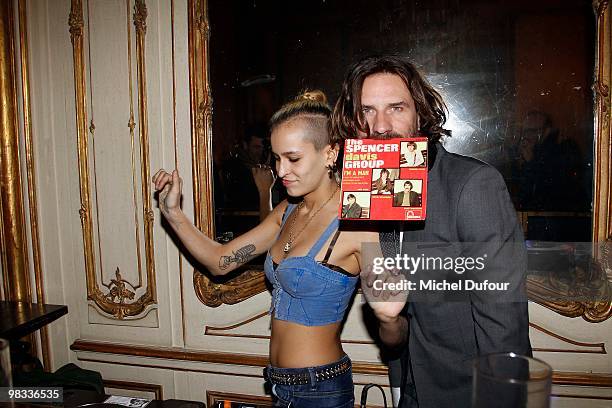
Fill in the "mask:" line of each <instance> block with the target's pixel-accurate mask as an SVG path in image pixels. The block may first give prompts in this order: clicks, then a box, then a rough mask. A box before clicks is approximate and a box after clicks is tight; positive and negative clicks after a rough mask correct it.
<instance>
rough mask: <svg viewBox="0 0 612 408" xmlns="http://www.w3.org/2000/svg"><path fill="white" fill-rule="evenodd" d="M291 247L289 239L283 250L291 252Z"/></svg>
mask: <svg viewBox="0 0 612 408" xmlns="http://www.w3.org/2000/svg"><path fill="white" fill-rule="evenodd" d="M290 249H291V243H290V242H289V241H287V243H286V244H285V246H284V247H283V252H284V253H287V252H289V250H290Z"/></svg>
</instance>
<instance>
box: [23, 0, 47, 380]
mask: <svg viewBox="0 0 612 408" xmlns="http://www.w3.org/2000/svg"><path fill="white" fill-rule="evenodd" d="M17 6H18V13H19V48H20V53H19V54H20V56H21V61H20V62H21V97H22V112H23V130H24V140H25V143H24V150H25V162H26V181H27V192H28V210H29V217H30V240H31V247H32V249H31V251H32V267H33V271H34V282H35V286H36V302H38V303H45V291H44V280H43V271H42V261H41V250H40V234H39V231H38V225H39V223H38V198H37V191H38V187H37V183H36V166H35V156H36V155H35V151H34V139H33V137H32V128H33V124H32V109H31V102H30V57H29V55H30V46H29V41H28V30H27V27H28V19H27V2H26V1H25V0H19V1H18V3H17ZM39 333H40V343H41V346H42V359H43V366H44V367H47V368H50V367H51V356H50V353H51V351H50V341H49V335H48V328H47V327H43V328H41V329H40V331H39Z"/></svg>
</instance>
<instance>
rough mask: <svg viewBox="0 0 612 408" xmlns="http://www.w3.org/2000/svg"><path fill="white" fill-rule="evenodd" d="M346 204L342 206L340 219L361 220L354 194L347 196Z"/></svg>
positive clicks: (359, 207)
mask: <svg viewBox="0 0 612 408" xmlns="http://www.w3.org/2000/svg"><path fill="white" fill-rule="evenodd" d="M346 201H347V202H348V204H345V205H343V206H342V218H361V206H360V205H359V204H357V198H356V197H355V195H354V194H347V196H346Z"/></svg>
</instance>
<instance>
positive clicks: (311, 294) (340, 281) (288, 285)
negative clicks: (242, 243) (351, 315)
mask: <svg viewBox="0 0 612 408" xmlns="http://www.w3.org/2000/svg"><path fill="white" fill-rule="evenodd" d="M295 207H296V205H295V204H289V205H288V207H287V211H286V212H285V215H284V217H283V222H282V225H281V229H282V227H283V226H284V225H285V222H286V220H287V219H288V218H289V215H290V214H291V212H292V211H293V210H294V209H295ZM337 229H338V219H337V218H334V220H333V221H332V222H331V223H330V224H329V226H328V227H327V229H325V231H324V232H323V234H321V236H320V237H319V239H318V240H317V242H315V243H314V245H313V247H312V248H311V249H310V251H309V252H308V254H306V255H305V256H292V257H289V258H285V259H284V260H282V261H281V262H280V263H279V264H278V266H277V267H276V269H274V264H273V261H272V256H271V255H270V251H268V256H267V257H266V262H265V263H264V271H265V273H266V277H267V278H268V280H269V281H270V282H271V283H272V287H273V290H272V306H271V307H270V314H272V315H273V316H274V317H275V318H276V319H279V320H286V321H290V322H293V323H298V324H301V325H304V326H324V325H327V324H331V323H336V322H339V321H341V320H342V319H343V317H344V313H345V312H346V309H347V307H348V303H349V301H350V299H351V296H352V294H353V292H354V290H355V286H356V285H357V280H358V277H357V276H347V275H344V274H342V273H340V272H337V271H334V270H333V269H330V268H328V267H327V266H324V265H322V264H320V263H319V262H317V261H315V259H314V257H315V256H317V254H318V253H319V251H320V250H321V248H322V247H323V244H325V242H326V241H327V240H328V239H329V237H330V236H331V234H332V233H333V232H334V231H336V230H337Z"/></svg>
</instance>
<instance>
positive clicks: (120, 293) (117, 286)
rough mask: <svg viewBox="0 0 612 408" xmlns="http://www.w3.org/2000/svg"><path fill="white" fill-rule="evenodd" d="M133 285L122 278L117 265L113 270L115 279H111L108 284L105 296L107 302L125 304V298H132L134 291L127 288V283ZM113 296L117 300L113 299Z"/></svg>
mask: <svg viewBox="0 0 612 408" xmlns="http://www.w3.org/2000/svg"><path fill="white" fill-rule="evenodd" d="M126 284H127V285H130V286H131V287H134V285H132V284H131V283H129V282H128V281H126V280H124V279H123V277H122V276H121V272H120V271H119V267H117V269H116V270H115V279H111V283H110V284H109V285H108V289H109V291H108V294H107V295H106V296H105V297H106V299H107V300H108V301H109V302H112V303H117V304H120V305H125V304H126V302H125V300H126V299H128V300H132V299H134V296H135V295H136V293H134V292H133V291H131V290H129V289H128V287H127V285H126ZM115 298H116V299H117V301H115Z"/></svg>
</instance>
